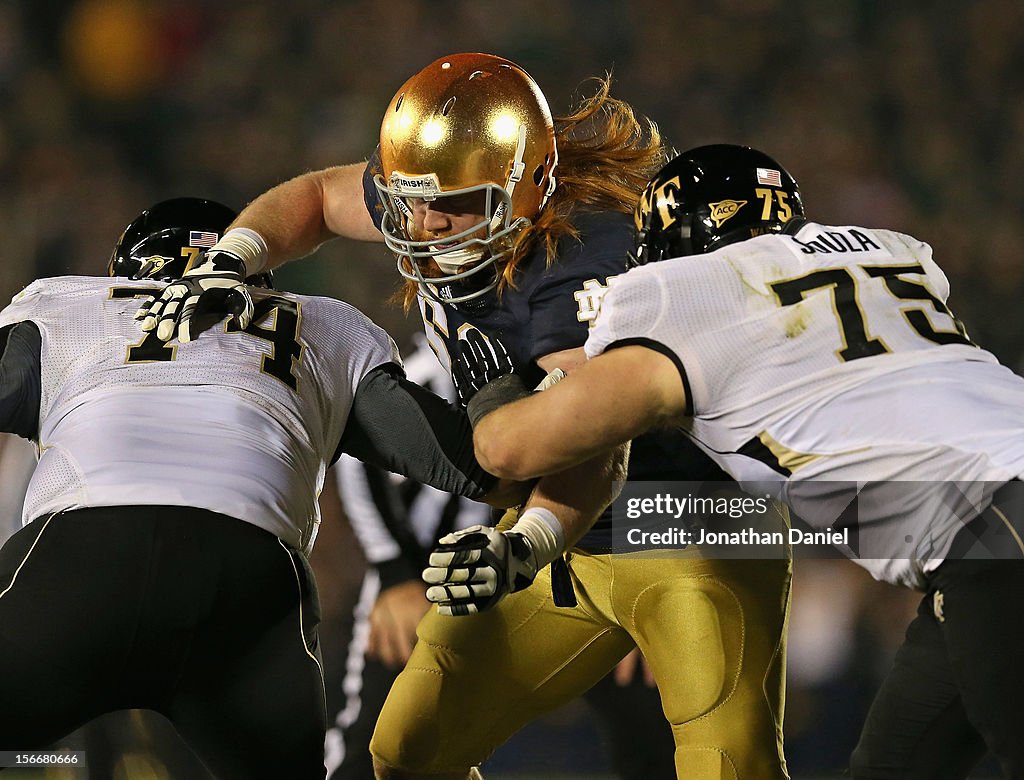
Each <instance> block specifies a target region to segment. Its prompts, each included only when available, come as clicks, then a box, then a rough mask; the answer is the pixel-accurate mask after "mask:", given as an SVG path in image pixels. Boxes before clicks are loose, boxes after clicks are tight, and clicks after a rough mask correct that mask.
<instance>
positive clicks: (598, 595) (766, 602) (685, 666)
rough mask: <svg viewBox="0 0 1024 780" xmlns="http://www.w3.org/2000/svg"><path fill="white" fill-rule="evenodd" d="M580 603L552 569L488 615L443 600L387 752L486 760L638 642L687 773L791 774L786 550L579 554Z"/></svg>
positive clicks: (403, 683)
mask: <svg viewBox="0 0 1024 780" xmlns="http://www.w3.org/2000/svg"><path fill="white" fill-rule="evenodd" d="M568 562H569V569H570V571H571V574H572V578H573V586H574V588H575V590H576V595H577V598H578V600H579V606H577V607H575V608H559V607H556V606H555V605H554V604H553V603H552V599H551V580H550V567H548V568H546V569H545V570H544V571H543V572H541V573H540V574H539V575H538V577H537V580H536V582H535V583H534V584H533V585H532V586H531V587H529V588H527V589H526V590H523V591H520V592H518V593H514V594H512V595H510V596H508V597H507V598H505V599H504V600H503V601H501V602H500V603H499V604H498V605H497V607H496V608H495V609H493V610H491V611H488V612H482V613H479V614H476V615H470V616H465V617H442V616H440V615H438V614H437V613H436V611H434V610H431V611H430V612H429V613H428V614H427V616H426V617H425V618H424V619H423V621H422V622H421V623H420V625H419V629H418V632H417V633H418V636H419V641H418V642H417V644H416V647H415V649H414V650H413V653H412V656H411V658H410V659H409V663H408V664H407V665H406V667H405V670H404V671H403V672H402V673H401V675H399V677H398V679H397V680H396V681H395V684H394V686H393V687H392V689H391V693H390V694H389V696H388V699H387V703H386V704H385V705H384V709H383V711H382V712H381V714H380V718H379V719H378V721H377V727H376V730H375V732H374V735H373V740H372V742H371V744H370V750H371V752H372V753H373V755H374V756H375V757H376V758H377V760H378V761H380V762H381V763H383V764H385V765H387V766H391V767H396V768H400V769H404V770H406V771H413V772H422V773H435V772H436V773H440V772H459V771H465V770H466V769H467V768H468V767H470V766H474V765H479V764H480V763H482V762H483V761H484V760H485V759H486V758H487V757H488V756H490V754H491V753H492V752H493V751H494V750H495V749H496V748H497V747H498V746H500V745H501V744H502V743H504V742H505V741H506V740H507V739H508V738H509V737H510V736H511V735H512V734H514V733H515V732H516V731H517V730H519V729H520V728H521V727H522V726H523V725H525V724H526V723H528V722H529V721H531V720H534V719H536V718H537V717H538V716H540V715H542V714H544V713H546V712H549V711H551V710H553V709H555V708H557V707H559V706H561V705H562V704H564V703H565V702H567V701H569V700H571V699H573V698H575V697H577V696H579V695H580V694H582V693H583V692H584V691H586V690H587V689H588V688H590V687H591V686H592V685H594V683H596V682H597V681H598V680H600V679H601V678H602V677H603V676H604V675H606V674H607V673H608V672H609V671H610V670H611V669H612V668H613V667H614V666H615V664H616V663H617V662H618V661H619V660H620V659H621V658H622V657H623V656H624V655H626V653H628V652H629V651H630V650H631V649H632V648H633V646H634V644H635V645H638V646H639V647H640V649H641V650H642V651H643V654H644V656H645V657H646V658H647V662H648V664H649V665H650V667H651V670H652V671H653V673H654V676H655V679H656V681H657V683H658V689H659V691H660V693H661V699H662V706H663V708H664V711H665V716H666V718H667V719H668V720H669V722H670V723H671V724H672V730H673V733H674V735H675V742H676V758H675V760H676V773H677V775H678V776H679V777H680V778H695V779H696V780H705V779H706V780H718V779H719V778H730V779H736V778H738V779H739V780H776V779H778V780H782V779H784V778H787V777H788V775H787V773H786V768H785V760H784V758H783V753H782V711H783V702H784V691H785V683H784V673H785V632H786V620H787V615H788V611H789V595H790V594H789V585H790V577H791V573H792V569H791V563H790V561H787V560H724V559H719V560H713V559H702V558H694V557H682V556H680V554H679V553H668V554H664V555H660V556H659V555H655V554H651V553H647V554H643V555H635V554H634V555H614V556H613V555H591V554H588V553H584V552H580V551H578V550H574V551H572V552H571V553H570V554H569V556H568Z"/></svg>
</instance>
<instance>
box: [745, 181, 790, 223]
mask: <svg viewBox="0 0 1024 780" xmlns="http://www.w3.org/2000/svg"><path fill="white" fill-rule="evenodd" d="M773 192H774V193H775V198H774V200H773V199H772V193H773ZM754 194H755V195H757V197H759V198H760V199H761V219H762V220H763V221H764V222H771V221H773V220H778V221H779V222H789V220H790V218H791V217H792V216H793V209H792V208H790V205H789V202H788V200H787V198H788V197H789V195H787V194H786V193H785V192H783V191H782V190H770V189H768V188H767V187H758V188H757V189H755V190H754ZM773 211H776V212H777V214H774V215H773V214H772V212H773Z"/></svg>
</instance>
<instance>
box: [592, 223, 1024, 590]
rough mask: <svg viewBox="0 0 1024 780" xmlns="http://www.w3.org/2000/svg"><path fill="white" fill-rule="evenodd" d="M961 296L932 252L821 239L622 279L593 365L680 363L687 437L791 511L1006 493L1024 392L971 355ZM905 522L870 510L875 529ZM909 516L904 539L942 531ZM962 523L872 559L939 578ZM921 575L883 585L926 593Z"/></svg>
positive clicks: (903, 241)
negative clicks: (930, 570)
mask: <svg viewBox="0 0 1024 780" xmlns="http://www.w3.org/2000/svg"><path fill="white" fill-rule="evenodd" d="M948 294H949V283H948V281H947V279H946V277H945V275H944V274H943V273H942V271H941V270H940V269H939V267H938V266H937V265H936V264H935V262H934V261H933V260H932V253H931V249H930V247H929V246H928V245H927V244H924V243H922V242H920V241H917V240H916V239H914V238H912V237H910V236H907V235H903V234H900V233H895V232H891V231H886V230H871V229H868V228H860V227H850V226H847V227H833V226H826V225H820V224H816V223H807V224H805V225H804V226H803V227H802V228H801V229H800V230H799V231H798V232H797V233H796V234H795V235H793V236H790V235H780V234H775V235H765V236H760V237H757V238H753V239H750V240H747V241H743V242H740V243H736V244H731V245H727V246H725V247H723V248H721V249H719V250H717V251H714V252H710V253H708V254H703V255H696V256H691V257H682V258H676V259H672V260H667V261H664V262H659V263H652V264H650V265H646V266H643V267H641V268H637V269H634V270H631V271H629V272H628V273H626V274H624V275H622V276H621V277H619V278H618V279H616V280H614V281H613V282H612V284H611V285H610V287H609V290H608V293H607V294H606V296H605V298H604V302H603V304H602V310H601V314H600V315H599V316H598V318H597V323H596V326H595V328H594V330H593V331H592V332H591V335H590V338H589V340H588V342H587V344H586V350H587V353H588V354H589V355H590V356H594V355H597V354H599V353H601V352H603V351H604V350H605V349H608V348H610V347H612V346H614V345H615V344H616V342H623V341H628V342H629V343H636V342H637V341H638V340H639V342H640V343H648V344H649V345H650V346H652V347H654V348H656V349H659V350H660V351H662V352H664V353H666V354H668V355H669V356H670V357H672V358H673V359H674V360H675V361H676V363H677V365H678V366H679V369H680V372H681V375H682V377H683V383H684V386H685V390H686V395H687V405H688V413H689V414H690V415H691V416H692V419H691V420H688V421H687V424H686V425H687V431H688V433H690V435H691V436H692V437H693V438H694V439H695V440H696V441H697V442H698V444H700V445H701V447H702V448H703V449H705V451H707V452H708V454H709V455H711V456H712V458H714V459H715V460H716V461H717V462H718V463H719V465H721V466H722V467H723V468H725V469H726V470H727V471H729V472H730V473H731V474H732V475H733V476H734V477H735V478H737V479H738V480H739V481H740V482H743V483H748V484H749V483H757V484H762V483H765V482H767V483H772V482H774V483H775V484H776V487H777V489H778V490H779V491H780V492H779V495H780V496H781V497H783V498H785V499H793V498H794V497H795V496H796V495H797V494H798V493H799V483H801V482H803V483H811V482H814V481H817V482H818V483H823V482H832V483H835V484H839V483H846V484H853V485H856V484H858V483H864V482H872V481H878V482H889V483H892V482H895V481H903V482H906V481H911V482H917V483H920V484H924V483H933V484H934V483H939V482H944V481H953V480H962V481H964V482H972V483H973V482H986V481H990V482H993V483H1000V482H1005V481H1006V480H1009V479H1012V478H1015V477H1017V476H1019V475H1020V474H1021V473H1022V472H1024V379H1021V378H1020V377H1018V376H1016V375H1015V374H1013V372H1011V371H1010V370H1009V369H1007V368H1005V367H1003V366H1001V365H999V363H998V361H997V359H996V358H995V356H994V355H992V354H991V353H989V352H987V351H985V350H983V349H980V348H978V347H977V346H975V345H974V344H972V343H971V341H970V340H969V338H968V336H967V334H966V331H965V330H964V328H963V326H962V325H961V324H960V323H959V322H958V321H957V320H956V318H955V317H954V316H953V315H952V313H951V312H950V311H949V309H948V308H947V307H946V298H947V296H948ZM819 489H820V484H819ZM928 500H929V499H927V497H922V498H921V501H922V502H924V503H922V504H920V505H919V508H921V507H924V506H926V505H927V503H928ZM788 503H790V504H791V506H792V505H793V501H792V500H789V501H788ZM895 507H896V504H895V503H890V505H889V508H888V509H887V508H885V507H879V508H878V512H877V513H876V514H875V515H874V516H868V517H865V516H863V507H861V510H862V516H861V518H860V522H861V527H862V528H863V527H864V523H865V522H875V521H881V520H888V519H890V518H888V517H886V515H887V514H888V513H890V512H891V511H894V510H895ZM794 508H796V507H794ZM906 509H907V511H906V512H905V513H904V515H905V522H906V523H908V524H911V525H913V524H914V523H927V522H931V521H929V520H928V519H927V516H928V514H929V512H925V511H922V512H918V513H917V514H916V517H915V518H913V519H912V518H911V515H914V514H915V513H914V511H913V510H914V507H913V506H909V505H908V506H907V507H906ZM797 514H799V515H801V516H802V517H804V515H803V514H802V513H801V512H800V511H799V509H797ZM939 514H940V513H938V512H935V513H932V521H936V520H937V518H938V515H939ZM804 519H810V518H807V517H804ZM826 519H827V520H829V521H830V520H833V519H835V518H826ZM950 523H951V524H950V525H948V526H947V527H945V528H943V527H942V523H941V521H938V522H937V526H938V527H935V526H933V527H932V528H931V530H930V531H929V533H928V534H927V535H928V536H929V537H930V538H929V539H928V540H927V541H926V540H925V539H924V536H925V534H923V533H922V529H921V528H907V527H897V526H898V524H897V526H892V527H891V528H889V530H888V531H884V529H883V528H881V527H879V528H878V529H877V531H878V533H876V536H875V540H876V541H878V540H879V539H880V540H881V545H880V546H881V548H882V549H880V550H879V549H878V548H877V547H876V548H875V549H873V550H870V551H868V552H869V553H874V554H875V555H876V556H878V557H883V556H884V557H892V558H896V557H901V558H903V559H904V563H906V562H907V560H914V559H919V562H920V563H921V566H922V567H923V566H926V565H927V564H925V563H924V561H925V560H927V559H929V558H937V557H941V554H942V553H943V552H944V550H943V549H942V547H943V545H944V543H945V541H948V539H946V536H947V535H946V531H951V530H955V524H954V523H953V522H952V520H950ZM826 524H827V523H826ZM873 533H874V531H873ZM907 539H911V540H912V541H911V542H906V544H908V545H910V547H909V548H908V547H905V546H904V543H905V540H907ZM862 554H863V551H862ZM908 566H909V567H910V568H909V569H908V568H907V567H906V566H901V565H899V564H892V566H890V568H889V569H885V570H882V569H884V568H885V567H884V566H883V565H882V564H879V565H878V566H877V567H876V569H878V570H873V573H875V574H876V576H879V577H880V578H884V579H892V580H896V581H902V582H905V583H906V584H914V583H915V581H916V580H917V576H918V575H920V573H921V571H915V570H914V565H913V564H908ZM868 568H871V567H870V566H868Z"/></svg>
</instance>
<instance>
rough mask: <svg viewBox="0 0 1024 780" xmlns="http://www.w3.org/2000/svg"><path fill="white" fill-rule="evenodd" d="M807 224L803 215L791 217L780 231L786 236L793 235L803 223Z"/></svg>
mask: <svg viewBox="0 0 1024 780" xmlns="http://www.w3.org/2000/svg"><path fill="white" fill-rule="evenodd" d="M806 224H807V220H806V219H805V218H804V217H793V218H792V219H791V220H789V222H787V223H786V224H785V225H783V226H782V230H781V231H780V232H781V233H783V234H784V235H787V236H795V235H796V234H797V233H798V232H799V231H800V228H802V227H803V226H804V225H806Z"/></svg>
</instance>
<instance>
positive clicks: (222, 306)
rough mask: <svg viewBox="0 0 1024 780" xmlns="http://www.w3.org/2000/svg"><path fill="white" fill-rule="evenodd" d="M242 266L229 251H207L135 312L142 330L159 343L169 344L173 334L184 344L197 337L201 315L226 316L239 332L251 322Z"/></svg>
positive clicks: (249, 303)
mask: <svg viewBox="0 0 1024 780" xmlns="http://www.w3.org/2000/svg"><path fill="white" fill-rule="evenodd" d="M245 277H246V270H245V263H244V261H243V260H242V259H241V258H240V257H237V256H235V255H233V254H231V253H229V252H224V251H221V250H217V249H214V250H211V251H209V252H207V253H206V254H205V255H203V256H202V258H201V262H200V263H199V264H198V265H196V266H195V267H193V268H191V269H190V270H188V271H187V272H186V273H185V274H184V276H182V278H181V279H179V280H178V281H176V282H172V283H171V284H169V285H167V286H166V287H165V288H164V289H163V292H161V293H160V295H158V296H157V297H155V298H150V299H148V300H147V301H146V302H145V303H143V304H142V306H141V307H140V308H139V310H138V311H137V312H136V313H135V319H136V320H141V321H142V329H143V330H144V331H147V332H148V331H153V330H155V331H156V337H157V338H158V339H160V340H161V341H170V340H171V339H173V338H174V336H175V332H177V336H178V341H179V342H181V343H182V344H184V343H185V342H187V341H191V340H192V338H193V337H195V336H197V335H199V334H198V330H197V327H198V325H197V320H198V319H199V317H200V316H201V315H206V314H216V315H219V317H218V319H223V318H224V317H225V316H229V317H230V318H231V321H232V323H233V324H235V325H237V326H238V328H239V329H240V330H244V329H245V328H246V327H248V325H249V323H250V322H251V321H252V317H253V311H254V309H255V306H254V304H253V300H252V296H251V295H250V294H249V290H248V289H247V288H246V286H245Z"/></svg>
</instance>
